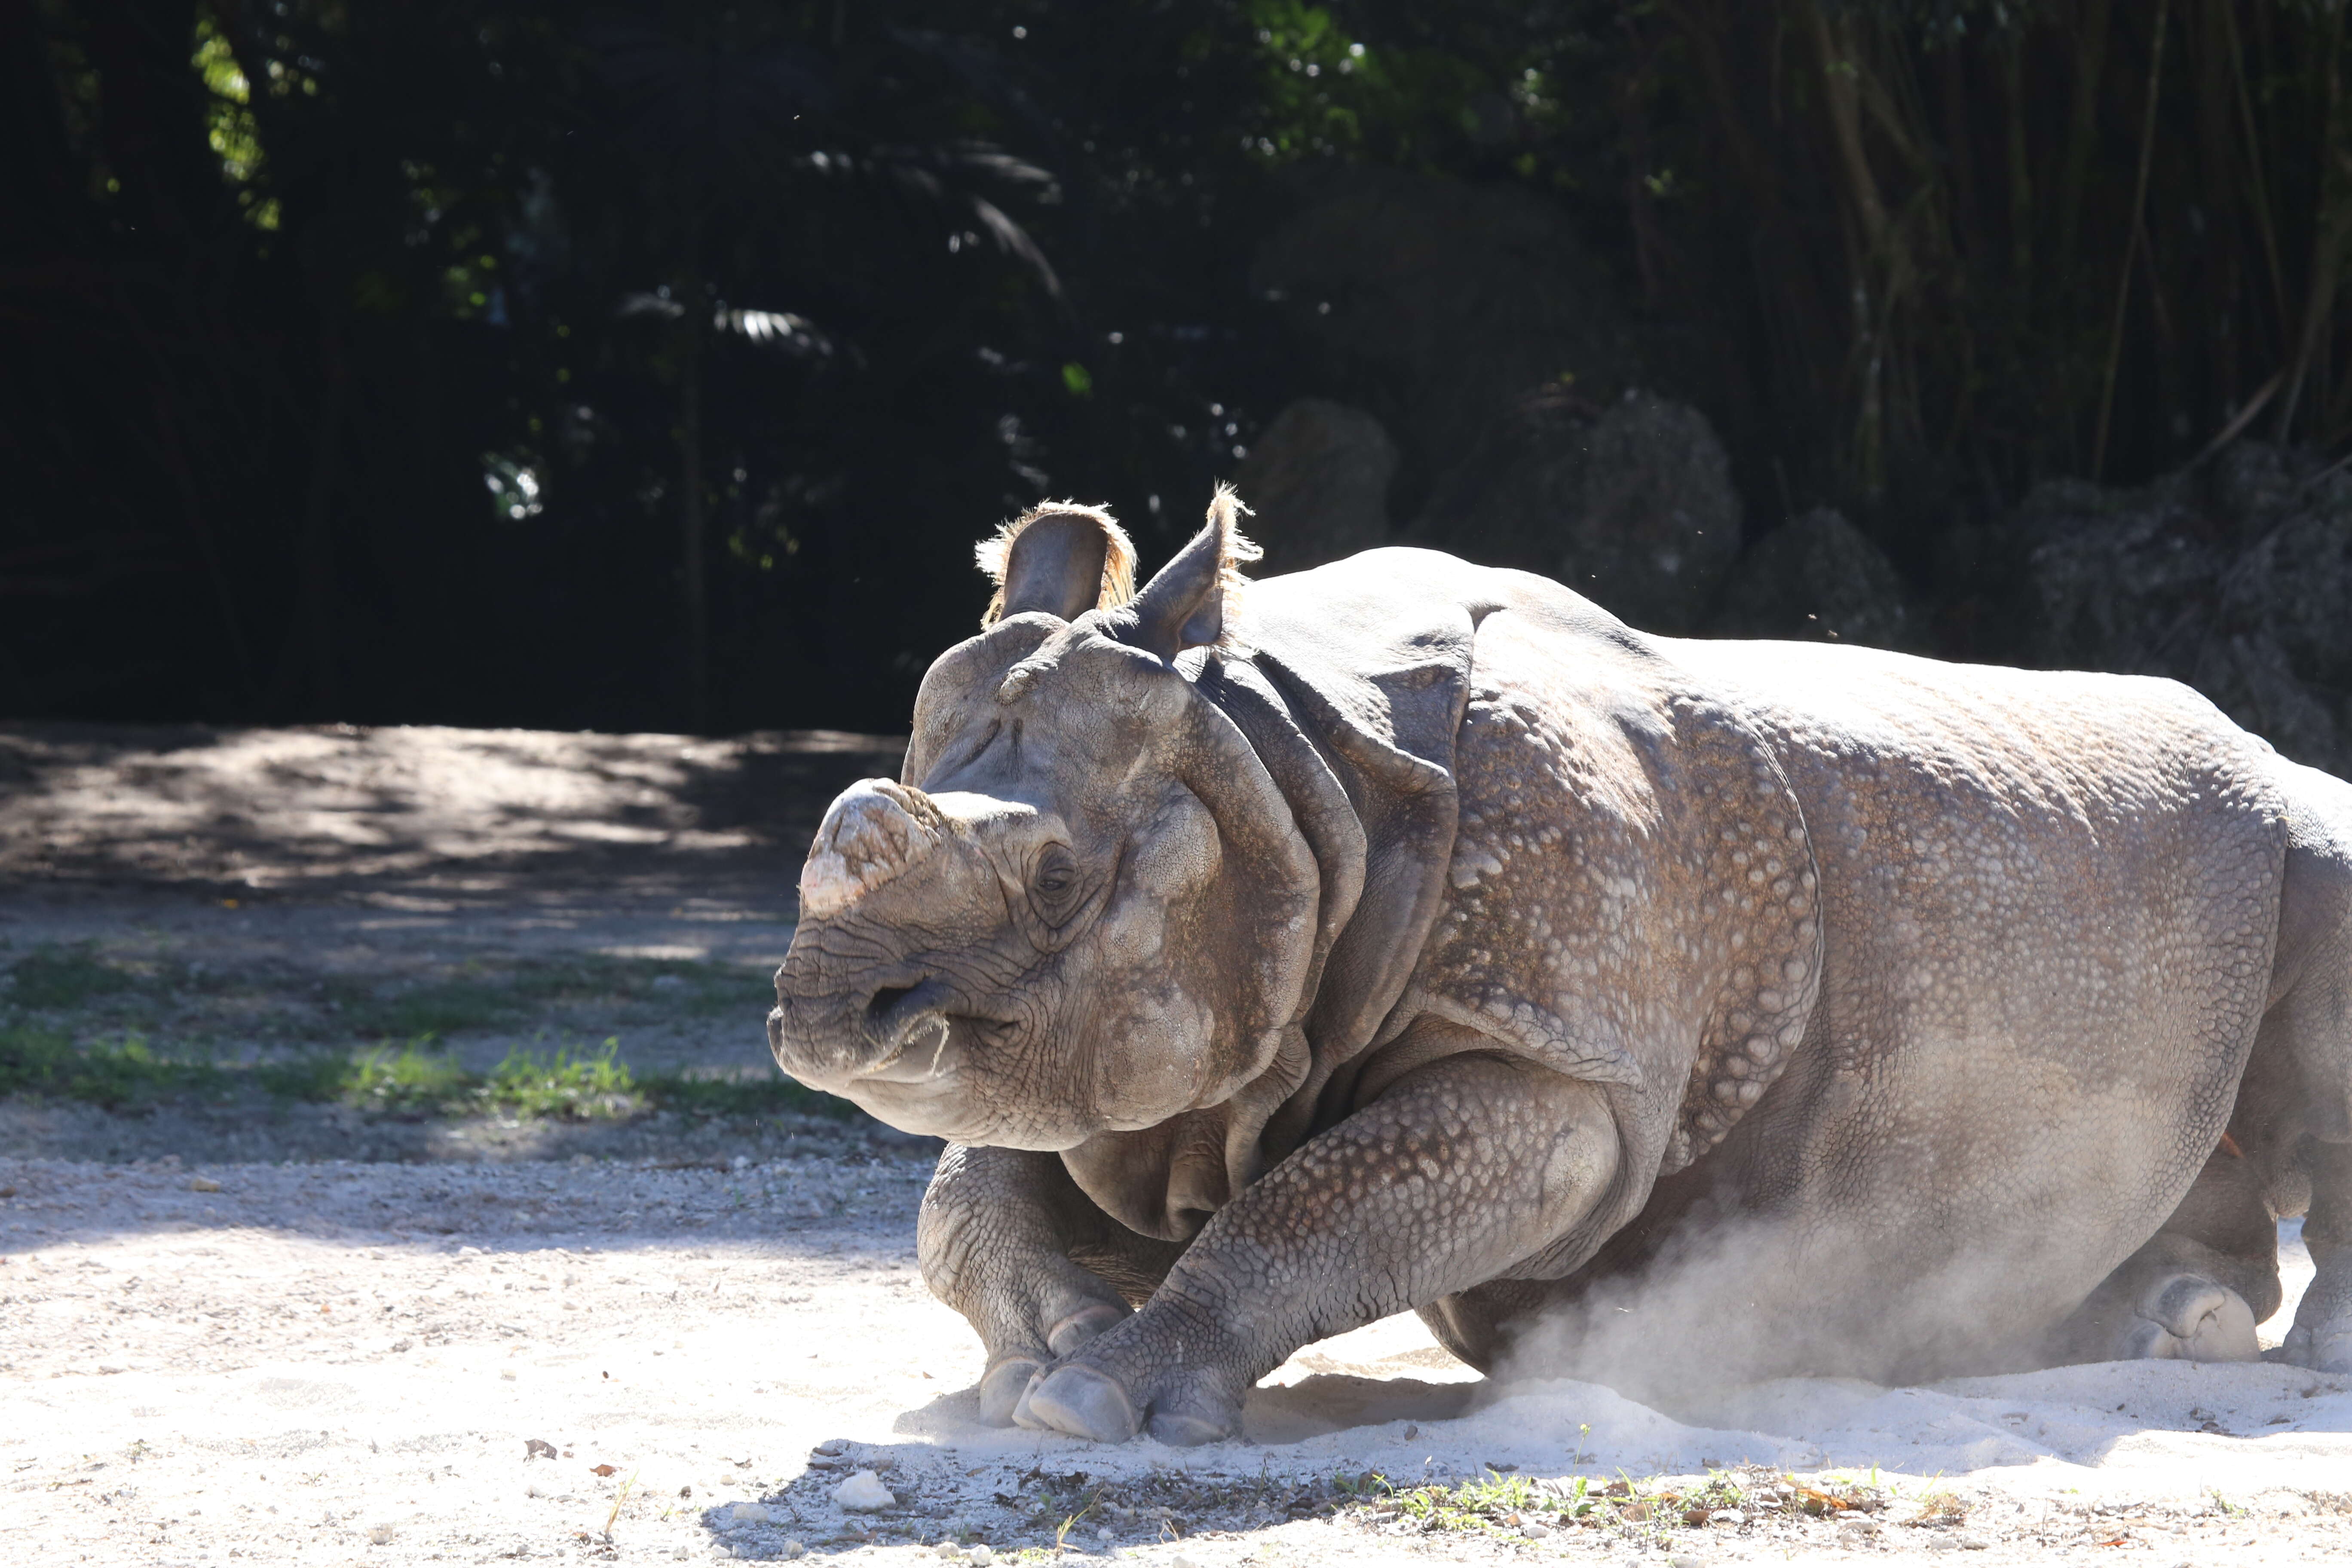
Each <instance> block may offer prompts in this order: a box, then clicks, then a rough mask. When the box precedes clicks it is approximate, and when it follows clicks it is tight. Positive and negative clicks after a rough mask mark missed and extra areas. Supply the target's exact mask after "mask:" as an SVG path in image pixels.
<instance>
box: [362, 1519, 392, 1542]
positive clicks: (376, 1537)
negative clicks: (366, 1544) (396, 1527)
mask: <svg viewBox="0 0 2352 1568" xmlns="http://www.w3.org/2000/svg"><path fill="white" fill-rule="evenodd" d="M368 1540H369V1541H370V1542H373V1544H375V1545H377V1546H389V1545H391V1544H392V1526H390V1525H388V1524H371V1525H369V1526H368Z"/></svg>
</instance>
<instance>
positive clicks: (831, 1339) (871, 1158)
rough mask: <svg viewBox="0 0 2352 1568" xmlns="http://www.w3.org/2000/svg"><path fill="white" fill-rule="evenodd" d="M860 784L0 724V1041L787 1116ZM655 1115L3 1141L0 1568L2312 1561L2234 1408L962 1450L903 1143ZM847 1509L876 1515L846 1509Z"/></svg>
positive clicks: (234, 1123)
mask: <svg viewBox="0 0 2352 1568" xmlns="http://www.w3.org/2000/svg"><path fill="white" fill-rule="evenodd" d="M889 764H890V748H889V745H888V743H887V742H874V741H872V740H870V739H866V738H856V737H798V738H787V737H766V738H757V737H755V738H752V739H751V740H748V741H742V742H724V743H706V742H685V741H681V740H679V739H677V738H676V737H661V736H640V737H597V736H585V737H582V736H547V735H528V734H509V735H479V734H471V733H467V732H463V731H373V732H369V731H230V732H211V731H173V732H159V731H90V730H66V729H59V728H57V727H47V728H44V729H40V730H37V731H35V730H22V729H19V730H0V967H6V968H8V969H9V970H10V972H11V976H12V978H11V982H10V989H9V991H8V992H7V994H5V995H4V996H0V1026H5V1027H10V1028H24V1029H46V1030H49V1031H52V1032H53V1033H61V1034H64V1035H70V1036H71V1037H73V1038H75V1039H77V1040H81V1041H90V1040H99V1039H121V1038H124V1037H134V1036H135V1037H138V1038H140V1039H141V1040H142V1041H147V1042H152V1043H153V1044H154V1045H155V1046H156V1047H157V1048H163V1047H172V1048H185V1049H189V1050H195V1049H198V1048H201V1049H202V1050H205V1051H208V1052H213V1053H215V1054H216V1055H217V1056H218V1058H219V1059H221V1060H223V1061H226V1062H230V1063H232V1064H245V1065H246V1066H250V1065H251V1064H252V1063H254V1062H258V1061H264V1060H268V1059H274V1057H276V1056H283V1055H285V1054H287V1053H290V1052H299V1051H304V1050H313V1049H320V1048H325V1047H330V1046H332V1047H336V1048H341V1047H346V1046H357V1045H362V1044H365V1043H367V1042H370V1041H383V1040H398V1039H402V1038H406V1037H410V1036H412V1035H414V1034H415V1033H417V1031H418V1030H419V1029H423V1032H424V1033H425V1034H426V1035H429V1036H430V1037H433V1038H434V1039H435V1040H436V1043H437V1046H446V1047H448V1049H449V1051H450V1052H451V1054H452V1056H453V1058H456V1059H458V1060H460V1061H462V1062H464V1063H468V1064H472V1066H473V1067H474V1068H480V1067H481V1066H482V1064H485V1063H488V1062H491V1061H495V1060H496V1059H497V1058H498V1057H499V1054H500V1053H502V1052H506V1051H509V1050H511V1049H514V1048H516V1047H517V1046H518V1043H529V1042H531V1041H534V1040H546V1039H555V1038H562V1039H582V1040H592V1041H593V1040H596V1039H602V1038H605V1037H611V1038H614V1039H615V1040H617V1041H618V1042H620V1049H621V1050H622V1051H623V1052H624V1054H625V1056H626V1057H627V1058H629V1059H630V1060H631V1061H633V1062H636V1063H639V1064H643V1065H644V1066H646V1068H647V1069H648V1070H651V1069H652V1068H655V1067H660V1068H663V1069H664V1070H676V1071H679V1072H687V1071H694V1072H706V1073H711V1074H721V1075H726V1074H737V1073H747V1072H756V1071H761V1070H765V1071H771V1072H772V1068H762V1067H761V1050H760V1047H759V1043H758V1038H757V1019H758V1016H759V1014H760V1012H761V1010H763V1008H764V1005H765V1004H764V1001H763V1000H762V997H763V994H764V992H765V985H766V982H765V973H764V971H765V970H766V969H768V968H770V967H772V965H773V963H775V962H776V958H777V956H778V955H779V954H780V953H781V952H782V948H783V946H784V945H785V944H786V943H787V942H788V941H789V936H790V919H791V908H790V901H789V889H790V886H791V880H792V872H793V868H794V867H795V866H796V864H797V861H798V858H799V854H800V848H801V846H802V845H803V844H804V842H805V838H806V836H807V834H808V832H809V831H810V829H811V828H812V827H813V826H814V821H815V819H816V815H817V813H818V812H820V811H821V810H822V807H823V805H824V800H825V799H826V798H827V797H828V796H829V795H831V793H832V791H833V790H834V789H835V787H837V786H838V784H840V783H842V782H845V781H846V780H847V779H849V778H853V777H856V776H859V775H861V774H863V773H874V772H880V771H886V770H887V767H888V766H889ZM28 976H30V977H32V978H31V979H30V980H28V979H27V977H28ZM36 982H37V983H36ZM426 1025H430V1026H432V1027H430V1028H424V1026H426ZM208 1059H209V1058H208ZM664 1115H666V1116H667V1120H664V1119H663V1116H657V1115H641V1116H633V1117H625V1118H621V1119H619V1120H606V1121H555V1120H550V1119H545V1118H541V1119H536V1120H535V1119H531V1118H529V1117H506V1116H496V1115H476V1116H470V1117H457V1118H451V1117H447V1116H441V1115H416V1116H410V1117H402V1116H395V1115H388V1114H378V1113H374V1112H370V1111H366V1110H361V1109H355V1108H353V1107H352V1106H351V1105H348V1104H340V1103H325V1104H310V1103H303V1104H285V1103H278V1102H276V1101H268V1102H265V1101H262V1100H256V1099H252V1098H250V1097H247V1099H244V1100H233V1102H230V1103H216V1102H214V1101H211V1100H200V1099H190V1098H188V1097H185V1096H183V1097H182V1098H180V1099H177V1100H164V1101H163V1102H160V1103H151V1104H146V1105H144V1106H143V1107H142V1109H140V1110H138V1112H137V1113H136V1114H124V1113H118V1112H113V1111H108V1110H101V1109H98V1108H97V1107H95V1106H93V1105H91V1104H87V1103H79V1102H72V1101H67V1102H60V1101H58V1100H47V1101H42V1102H33V1101H27V1100H21V1099H20V1100H13V1101H5V1102H0V1478H5V1481H6V1484H7V1486H8V1488H9V1496H10V1499H11V1501H12V1503H13V1506H12V1507H11V1508H9V1509H8V1510H6V1511H5V1513H0V1563H9V1564H15V1563H109V1564H110V1563H142V1564H143V1563H156V1564H176V1563H187V1564H199V1563H202V1564H215V1565H226V1563H230V1562H231V1561H236V1562H238V1563H247V1562H250V1563H337V1564H340V1563H426V1562H452V1563H487V1562H490V1561H493V1560H496V1561H521V1560H530V1559H536V1558H563V1559H566V1560H583V1561H600V1562H601V1561H614V1562H655V1561H661V1562H675V1561H678V1560H681V1559H683V1560H687V1561H709V1560H715V1559H719V1558H748V1559H772V1558H782V1557H788V1556H791V1555H793V1554H794V1553H801V1554H805V1555H809V1556H814V1557H821V1558H825V1559H829V1560H830V1559H848V1560H854V1561H858V1562H864V1561H868V1560H871V1561H876V1562H890V1563H912V1562H915V1561H918V1560H919V1561H922V1562H925V1563H939V1562H941V1561H944V1560H945V1557H944V1556H943V1555H942V1551H943V1549H942V1547H941V1544H940V1543H941V1542H942V1541H943V1540H946V1541H949V1542H952V1543H954V1548H953V1554H954V1555H957V1556H960V1557H961V1560H963V1561H967V1562H971V1561H987V1560H989V1559H993V1560H995V1561H1008V1560H1011V1559H1013V1558H1014V1557H1015V1556H1022V1555H1026V1556H1029V1557H1034V1558H1036V1559H1039V1560H1042V1559H1043V1558H1045V1557H1048V1556H1057V1555H1058V1556H1069V1555H1091V1556H1097V1557H1110V1556H1118V1557H1124V1558H1131V1559H1133V1560H1136V1561H1138V1562H1147V1563H1163V1564H1167V1565H1168V1568H1181V1564H1183V1563H1191V1564H1192V1565H1193V1568H1241V1565H1243V1564H1253V1565H1255V1564H1266V1565H1274V1564H1285V1563H1298V1564H1301V1565H1306V1568H1323V1565H1326V1564H1339V1563H1381V1562H1404V1561H1412V1562H1431V1561H1458V1560H1463V1559H1482V1560H1483V1559H1496V1560H1503V1559H1510V1560H1525V1561H1528V1562H1536V1563H1539V1562H1545V1561H1551V1560H1574V1561H1577V1562H1610V1563H1622V1562H1628V1561H1634V1562H1650V1563H1735V1562H1748V1561H1752V1562H1758V1563H1762V1562H1767V1561H1772V1562H1779V1561H1800V1562H1802V1561H1815V1560H1821V1561H1846V1560H1849V1559H1852V1558H1856V1557H1871V1558H1888V1559H1892V1560H1898V1561H1907V1560H1911V1559H1915V1558H1926V1557H1930V1556H1934V1557H1939V1558H1940V1557H1945V1556H1948V1555H1949V1554H1951V1553H1954V1552H1965V1553H1968V1555H1967V1556H1965V1557H1963V1558H1961V1559H1959V1560H1961V1561H1969V1562H1993V1563H2010V1562H2042V1561H2047V1560H2049V1558H2050V1557H2052V1556H2053V1555H2067V1556H2074V1557H2079V1558H2082V1559H2084V1560H2088V1561H2094V1562H2097V1561H2110V1560H2112V1561H2123V1562H2147V1563H2157V1564H2170V1563H2181V1562H2203V1561H2207V1560H2224V1561H2244V1560H2252V1559H2256V1558H2258V1559H2259V1560H2261V1561H2264V1562H2294V1561H2303V1560H2310V1561H2322V1560H2327V1559H2329V1558H2331V1557H2333V1558H2336V1559H2339V1560H2340V1559H2341V1558H2342V1557H2343V1556H2344V1555H2345V1554H2346V1553H2347V1552H2352V1388H2348V1387H2347V1380H2346V1379H2343V1378H2328V1377H2321V1376H2315V1375H2312V1374H2307V1373H2300V1372H2296V1371H2294V1370H2293V1369H2290V1368H2284V1367H2279V1366H2272V1365H2255V1366H2242V1367H2204V1368H2200V1367H2193V1366H2179V1365H2174V1364H2170V1363H2138V1364H2132V1365H2118V1366H2105V1367H2087V1368H2075V1369H2070V1370H2067V1371H2064V1372H2059V1373H2041V1374H2034V1375H2031V1376H2019V1377H2009V1378H1990V1379H1979V1380H1973V1381H1967V1382H1959V1383H1952V1384H1939V1385H1937V1386H1935V1387H1932V1388H1926V1389H1896V1390H1885V1389H1878V1388H1874V1387H1871V1386H1869V1385H1865V1384H1853V1383H1844V1382H1832V1381H1822V1380H1816V1381H1803V1380H1799V1381H1792V1382H1789V1383H1784V1384H1771V1385H1768V1386H1766V1387H1763V1388H1759V1389H1748V1390H1732V1391H1727V1392H1726V1393H1725V1394H1723V1395H1722V1396H1721V1397H1720V1399H1719V1400H1717V1402H1716V1404H1715V1405H1712V1406H1711V1407H1709V1408H1706V1409H1693V1410H1678V1411H1675V1412H1674V1413H1672V1414H1668V1413H1664V1412H1661V1411H1657V1410H1653V1409H1648V1408H1645V1407H1643V1406H1642V1405H1637V1404H1634V1403H1633V1402H1631V1401H1628V1400H1626V1399H1623V1398H1622V1397H1620V1396H1619V1395H1617V1394H1612V1393H1611V1392H1610V1391H1608V1390H1606V1389H1602V1388H1599V1387H1595V1386H1591V1385H1585V1384H1564V1383H1563V1384H1541V1385H1536V1386H1532V1387H1525V1388H1517V1389H1507V1390H1496V1389H1493V1388H1490V1387H1487V1386H1486V1385H1485V1384H1480V1383H1478V1382H1477V1381H1476V1380H1475V1378H1473V1377H1472V1375H1471V1374H1470V1373H1468V1371H1467V1369H1465V1368H1463V1367H1461V1366H1460V1365H1459V1364H1458V1363H1454V1362H1453V1361H1452V1359H1451V1358H1450V1357H1448V1356H1447V1355H1445V1353H1444V1352H1443V1351H1441V1350H1439V1349H1438V1348H1437V1347H1436V1346H1435V1345H1434V1344H1433V1343H1432V1342H1430V1341H1429V1339H1428V1337H1427V1336H1426V1334H1425V1333H1424V1332H1423V1331H1422V1330H1421V1329H1420V1327H1419V1326H1418V1324H1417V1323H1415V1322H1413V1321H1412V1320H1410V1319H1404V1320H1391V1321H1390V1322H1388V1323H1384V1324H1379V1325H1375V1326H1373V1327H1372V1328H1370V1329H1367V1330H1364V1331H1360V1332H1359V1333H1356V1334H1352V1335H1349V1336H1346V1337H1344V1338H1342V1339H1339V1340H1335V1341H1331V1342H1327V1343H1325V1344H1322V1345H1318V1346H1314V1347H1310V1348H1309V1349H1308V1350H1307V1351H1305V1352H1301V1353H1300V1354H1299V1355H1298V1356H1297V1357H1295V1358H1294V1359H1293V1361H1292V1362H1291V1363H1290V1364H1289V1365H1287V1366H1286V1367H1285V1368H1283V1369H1281V1370H1280V1371H1279V1372H1277V1373H1276V1374H1275V1375H1274V1376H1273V1377H1272V1378H1270V1379H1269V1380H1267V1383H1266V1384H1265V1385H1264V1386H1262V1387H1261V1388H1260V1389H1259V1390H1258V1391H1257V1392H1256V1393H1255V1394H1254V1395H1253V1396H1252V1399H1251V1402H1250V1405H1249V1407H1248V1411H1247V1421H1248V1432H1247V1439H1248V1440H1247V1441H1244V1442H1237V1443H1232V1444H1221V1445H1215V1446H1213V1447H1209V1448H1206V1449H1201V1450H1193V1451H1189V1452H1177V1451H1173V1450H1170V1449H1166V1448H1162V1447H1158V1446H1157V1445H1152V1444H1149V1443H1142V1444H1135V1445H1127V1446H1120V1447H1095V1446H1090V1445H1086V1444H1080V1443H1076V1442H1073V1441H1069V1440H1066V1439H1062V1438H1058V1437H1048V1436H1040V1435H1036V1434H1031V1433H1019V1432H1013V1433H1007V1432H998V1431H992V1430H988V1429H983V1428H981V1427H979V1426H976V1425H974V1422H973V1413H974V1405H973V1399H972V1394H971V1388H972V1385H973V1384H974V1382H975V1380H976V1378H977V1376H978V1373H979V1371H980V1358H979V1349H978V1346H977V1344H976V1342H973V1341H972V1339H971V1335H970V1333H969V1331H967V1330H966V1328H965V1326H964V1325H963V1324H962V1323H961V1321H959V1320H957V1319H956V1318H955V1317H954V1316H953V1315H952V1314H951V1313H950V1312H948V1311H947V1310H945V1309H944V1308H942V1307H940V1306H939V1305H938V1304H937V1303H936V1302H934V1301H933V1300H931V1299H930V1298H929V1295H928V1293H927V1292H926V1291H925V1290H924V1289H923V1288H922V1286H921V1283H920V1280H919V1278H918V1276H917V1274H916V1271H915V1268H914V1260H913V1256H912V1245H913V1234H914V1231H913V1211H914V1205H915V1202H916V1199H917V1196H918V1194H919V1191H920V1186H921V1183H922V1181H923V1179H924V1178H925V1176H926V1174H927V1173H928V1169H929V1160H928V1157H927V1155H926V1153H925V1152H924V1150H923V1148H922V1147H921V1146H919V1145H910V1144H909V1143H908V1141H906V1140H901V1139H896V1138H894V1137H891V1136H888V1135H886V1134H883V1133H881V1132H879V1131H877V1130H875V1129H873V1128H872V1126H871V1125H870V1124H865V1123H860V1122H856V1121H841V1120H835V1119H829V1118H826V1117H824V1116H819V1115H809V1114H803V1113H799V1112H793V1113H789V1114H777V1113H761V1114H758V1115H751V1114H744V1115H732V1116H710V1117H700V1118H697V1117H693V1116H686V1115H672V1114H669V1113H664ZM354 1157H364V1163H339V1160H340V1159H343V1158H354ZM2291 1239H2292V1238H2291V1237H2290V1240H2291ZM2305 1278H2307V1263H2305V1265H2304V1266H2303V1269H2302V1271H2301V1272H2299V1273H2295V1274H2294V1275H2293V1277H2292V1279H2291V1283H2292V1284H2293V1286H2294V1289H2300V1286H2301V1282H2302V1280H2303V1279H2305ZM2290 1310H2291V1308H2290ZM2279 1326H2280V1325H2279V1323H2278V1321H2275V1320H2274V1321H2273V1323H2272V1324H2271V1325H2269V1332H2270V1335H2271V1337H2272V1338H2273V1339H2275V1337H2276V1332H2277V1330H2278V1328H2279ZM1703 1352H1704V1347H1694V1348H1693V1353H1703ZM605 1467H610V1468H609V1469H607V1468H605ZM862 1470H872V1471H873V1472H875V1477H876V1479H877V1482H878V1483H879V1485H881V1486H882V1487H883V1488H884V1489H887V1491H888V1492H889V1493H891V1494H892V1498H891V1500H890V1502H889V1503H888V1504H887V1506H886V1507H884V1508H883V1509H882V1510H879V1511H877V1512H872V1513H857V1512H848V1511H845V1510H843V1508H842V1507H840V1506H839V1505H838V1503H837V1502H836V1500H835V1491H836V1489H838V1488H839V1487H840V1486H841V1484H842V1483H843V1482H844V1480H845V1479H848V1478H850V1477H853V1476H855V1475H856V1474H857V1473H858V1472H859V1471H862ZM1374 1477H1377V1478H1379V1479H1372V1478H1374ZM1791 1478H1793V1479H1794V1480H1793V1482H1792V1479H1791ZM1612 1482H1615V1483H1616V1484H1617V1485H1619V1486H1620V1487H1622V1488H1625V1489H1626V1490H1625V1493H1624V1495H1615V1496H1612V1495H1610V1494H1609V1492H1608V1491H1607V1490H1606V1489H1607V1488H1608V1487H1609V1486H1610V1485H1611V1484H1612ZM1808 1510H1817V1512H1818V1517H1817V1516H1816V1512H1812V1511H1808Z"/></svg>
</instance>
